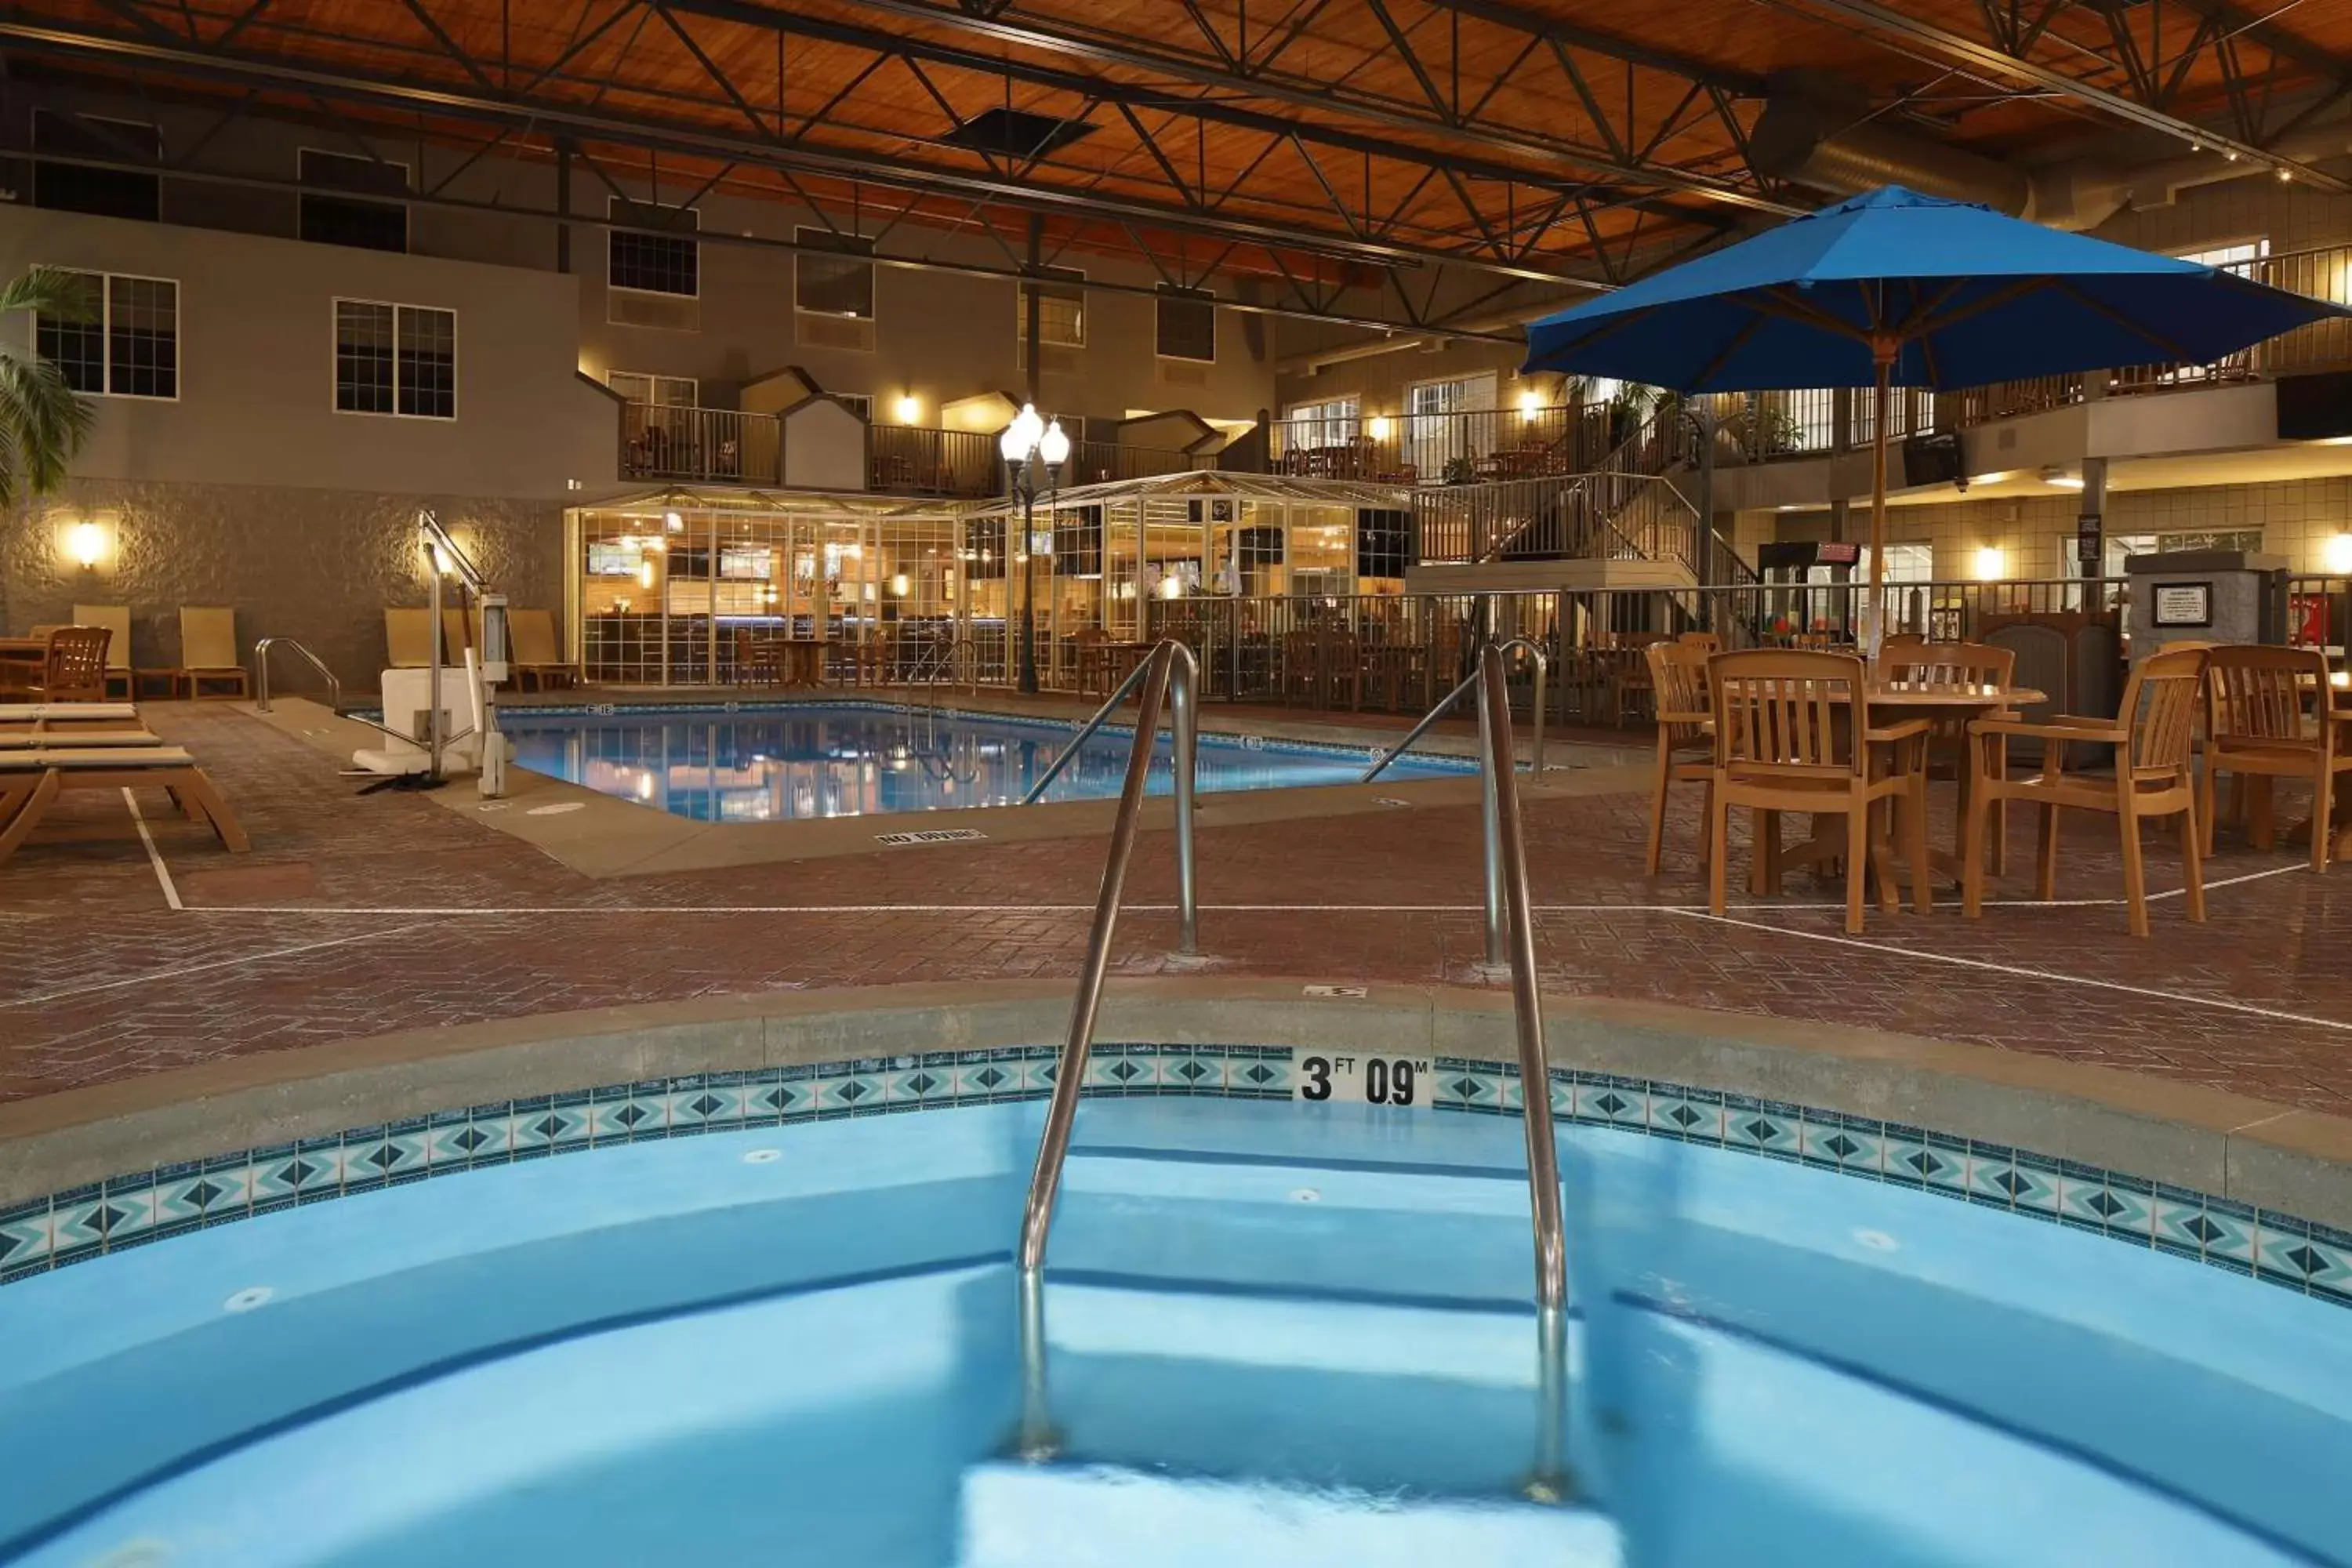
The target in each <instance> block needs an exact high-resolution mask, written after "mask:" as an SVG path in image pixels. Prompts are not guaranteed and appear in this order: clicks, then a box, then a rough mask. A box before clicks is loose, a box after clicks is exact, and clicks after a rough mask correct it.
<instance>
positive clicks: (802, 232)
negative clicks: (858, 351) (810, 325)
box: [793, 228, 874, 321]
mask: <svg viewBox="0 0 2352 1568" xmlns="http://www.w3.org/2000/svg"><path fill="white" fill-rule="evenodd" d="M793 244H795V245H803V246H807V247H810V248H809V249H806V250H803V251H801V252H800V253H799V254H798V255H796V256H794V257H793V309H794V310H804V311H806V312H808V313H809V314H810V315H812V316H851V317H855V318H856V319H857V320H858V321H872V320H873V319H874V259H873V258H874V242H873V241H872V240H870V239H860V238H858V237H856V236H855V235H847V234H835V233H834V232H833V231H832V230H831V229H824V228H796V229H794V230H793ZM827 251H829V252H833V253H834V254H831V255H824V254H818V253H820V252H827Z"/></svg>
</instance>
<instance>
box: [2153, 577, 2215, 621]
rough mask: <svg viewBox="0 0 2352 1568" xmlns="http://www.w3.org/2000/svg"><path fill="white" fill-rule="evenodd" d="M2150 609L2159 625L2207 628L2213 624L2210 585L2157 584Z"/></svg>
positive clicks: (2211, 588)
mask: <svg viewBox="0 0 2352 1568" xmlns="http://www.w3.org/2000/svg"><path fill="white" fill-rule="evenodd" d="M2149 592H2150V593H2152V594H2154V595H2156V597H2155V599H2154V601H2153V603H2152V605H2151V608H2152V609H2153V610H2154V612H2155V615H2156V622H2155V624H2156V625H2158V626H2211V625H2212V624H2213V584H2210V583H2158V584H2156V585H2155V586H2154V587H2153V588H2151V589H2150V590H2149Z"/></svg>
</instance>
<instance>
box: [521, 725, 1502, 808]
mask: <svg viewBox="0 0 2352 1568" xmlns="http://www.w3.org/2000/svg"><path fill="white" fill-rule="evenodd" d="M499 727H500V728H501V729H503V730H504V731H506V732H507V733H508V734H509V736H511V737H512V738H513V741H514V744H515V760H516V761H517V762H518V763H520V764H521V765H522V766H523V767H526V768H529V769H530V770H531V771H533V772H534V773H547V774H549V775H551V776H552V777H555V778H560V779H565V780H568V781H570V782H571V783H572V784H585V785H586V786H587V787H588V788H590V789H593V790H595V791H597V792H599V793H600V794H604V795H619V796H621V797H622V798H624V799H626V800H635V801H641V802H643V803H645V804H646V805H656V806H659V807H660V808H661V809H662V810H664V811H667V812H668V813H670V814H671V815H672V816H688V817H692V818H694V819H696V820H697V821H701V822H769V821H780V820H786V819H793V818H808V817H819V816H870V815H874V814H877V813H882V812H899V811H941V810H948V809H951V808H954V807H958V806H973V805H1013V804H1015V803H1017V802H1019V801H1020V799H1021V798H1022V797H1023V796H1024V795H1026V794H1027V793H1028V791H1029V789H1030V787H1031V786H1032V785H1033V784H1035V783H1036V781H1037V779H1038V777H1039V776H1040V775H1041V774H1043V773H1045V769H1046V768H1047V767H1048V766H1049V765H1050V764H1051V763H1052V762H1053V760H1054V758H1055V756H1056V755H1058V754H1059V753H1060V752H1061V750H1062V748H1063V747H1064V746H1066V745H1067V744H1068V743H1069V741H1070V737H1071V736H1073V735H1075V734H1076V733H1077V730H1078V727H1077V726H1076V725H1075V724H1059V723H1055V722H1053V721H1047V720H1033V719H1016V718H1009V717H998V716H991V715H983V714H975V713H969V712H937V711H932V710H924V709H903V708H891V707H884V706H881V705H878V704H866V703H850V702H824V703H802V704H799V705H797V706H787V707H782V708H775V709H768V710H751V711H739V712H733V713H729V712H724V711H721V710H716V709H711V708H702V709H695V710H679V709H656V710H643V709H628V710H622V711H619V712H614V713H609V714H594V713H590V714H583V713H554V714H541V713H534V712H531V711H530V710H523V709H509V710H502V711H501V712H500V713H499ZM1133 743H1134V737H1133V731H1131V730H1113V729H1111V728H1109V727H1108V726H1106V727H1105V729H1104V730H1103V731H1101V732H1099V733H1097V734H1096V735H1095V736H1094V737H1093V738H1092V739H1090V740H1089V741H1088V742H1087V744H1086V745H1085V746H1084V747H1083V748H1081V749H1080V751H1079V752H1078V754H1077V755H1076V757H1074V758H1072V759H1071V761H1070V765H1069V766H1068V767H1067V768H1066V769H1064V770H1063V772H1062V775H1061V776H1060V777H1059V778H1057V779H1055V781H1054V787H1053V788H1052V789H1050V790H1048V791H1047V792H1046V794H1045V799H1047V800H1090V799H1097V798H1105V797H1111V796H1116V795H1118V793H1119V790H1120V788H1121V787H1122V786H1123V785H1124V784H1125V783H1126V779H1127V760H1128V752H1129V748H1130V747H1131V746H1132V745H1133ZM1171 746H1172V742H1171V741H1170V739H1169V738H1168V736H1167V735H1166V734H1165V733H1164V732H1163V733H1162V735H1161V736H1160V746H1159V751H1158V753H1157V756H1156V759H1155V766H1154V773H1153V777H1152V779H1151V784H1150V788H1151V793H1152V794H1154V795H1165V794H1167V793H1168V792H1169V791H1170V790H1171V788H1173V787H1174V785H1173V778H1172V775H1171V773H1170V763H1169V759H1170V756H1171ZM1372 760H1373V753H1371V752H1365V751H1353V750H1349V749H1346V748H1339V747H1326V746H1307V745H1299V744H1296V743H1289V742H1279V741H1266V742H1258V741H1256V740H1255V738H1254V737H1253V738H1251V739H1249V740H1246V741H1244V740H1241V739H1237V738H1234V737H1229V736H1216V735H1206V734H1204V735H1202V737H1201V749H1200V759H1199V762H1200V772H1199V773H1198V775H1197V777H1198V780H1199V787H1200V788H1201V789H1202V790H1203V791H1209V790H1244V789H1282V788H1286V787H1289V786H1295V785H1299V784H1354V783H1355V782H1356V781H1357V779H1358V778H1359V777H1360V775H1361V774H1362V773H1363V771H1364V770H1365V769H1366V768H1367V767H1369V766H1370V764H1371V762H1372ZM1475 772H1476V769H1475V765H1474V764H1472V763H1469V762H1467V761H1463V760H1448V759H1444V758H1429V757H1412V758H1408V759H1405V760H1402V761H1401V762H1399V763H1397V764H1396V765H1395V766H1394V767H1392V768H1391V769H1390V770H1389V771H1388V772H1387V773H1384V774H1382V775H1381V776H1382V777H1383V778H1384V779H1395V780H1399V781H1402V780H1407V779H1416V778H1424V779H1425V778H1454V777H1468V776H1471V775H1473V774H1475Z"/></svg>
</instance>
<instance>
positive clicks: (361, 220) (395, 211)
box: [299, 147, 408, 250]
mask: <svg viewBox="0 0 2352 1568" xmlns="http://www.w3.org/2000/svg"><path fill="white" fill-rule="evenodd" d="M299 163H300V170H301V180H302V184H304V185H305V186H306V187H309V188H308V189H306V190H304V192H303V193H302V204H301V236H302V237H303V238H304V239H308V240H312V241H315V242H317V243H319V244H320V245H350V246H356V247H359V248H361V249H362V250H406V249H407V248H408V204H407V203H406V202H405V201H404V199H402V198H404V197H405V196H406V195H408V165H407V164H405V163H391V162H388V161H385V160H381V159H375V158H355V157H352V156H350V155H348V154H346V153H322V152H320V151H319V150H318V149H317V148H314V147H305V148H303V149H302V150H301V153H300V155H299ZM312 191H335V192H344V193H351V194H348V195H312V194H311V192H312ZM363 197H375V198H378V199H375V200H365V199H362V198H363ZM383 198H389V199H383Z"/></svg>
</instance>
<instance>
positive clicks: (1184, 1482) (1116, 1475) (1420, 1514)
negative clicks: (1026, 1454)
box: [957, 1463, 1624, 1568]
mask: <svg viewBox="0 0 2352 1568" xmlns="http://www.w3.org/2000/svg"><path fill="white" fill-rule="evenodd" d="M960 1514H961V1519H960V1524H961V1551H960V1552H959V1555H958V1557H957V1563H958V1564H959V1568H1016V1565H1017V1568H1158V1565H1160V1564H1168V1565H1170V1568H1174V1565H1176V1564H1183V1565H1185V1568H1193V1565H1196V1564H1200V1563H1220V1562H1224V1563H1281V1564H1283V1568H1388V1565H1390V1564H1395V1565H1396V1568H1427V1565H1428V1564H1431V1563H1444V1564H1445V1565H1446V1568H1486V1565H1487V1564H1494V1565H1496V1568H1503V1565H1505V1564H1508V1565H1511V1568H1519V1565H1522V1564H1528V1563H1542V1564H1544V1565H1545V1568H1617V1565H1618V1564H1620V1563H1622V1562H1623V1561H1624V1551H1623V1544H1622V1540H1621V1538H1620V1536H1619V1534H1618V1531H1617V1529H1616V1527H1615V1525H1613V1524H1612V1522H1611V1521H1609V1520H1607V1519H1606V1518H1603V1517H1601V1515H1598V1514H1595V1513H1592V1512H1590V1511H1588V1510H1582V1509H1577V1508H1560V1507H1538V1506H1537V1505H1534V1504H1531V1503H1524V1502H1515V1501H1509V1500H1492V1501H1483V1500H1452V1499H1436V1500H1422V1499H1406V1498H1399V1497H1396V1496H1393V1495H1377V1494H1374V1493H1370V1492H1366V1491H1362V1490H1353V1489H1346V1490H1342V1489H1313V1488H1306V1487H1297V1486H1276V1485H1271V1484H1265V1483H1234V1482H1229V1481H1220V1480H1213V1479H1202V1478H1199V1477H1186V1476H1176V1475H1169V1474H1165V1473H1152V1474H1146V1473H1143V1472H1141V1471H1138V1470H1134V1469H1129V1468H1118V1467H1113V1466H1076V1465H1038V1466H1031V1465H1020V1464H1009V1463H1008V1464H995V1465H983V1466H978V1467H975V1468H972V1469H970V1470H968V1471H966V1472H965V1474H964V1478H963V1488H962V1495H961V1500H960Z"/></svg>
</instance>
